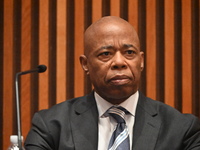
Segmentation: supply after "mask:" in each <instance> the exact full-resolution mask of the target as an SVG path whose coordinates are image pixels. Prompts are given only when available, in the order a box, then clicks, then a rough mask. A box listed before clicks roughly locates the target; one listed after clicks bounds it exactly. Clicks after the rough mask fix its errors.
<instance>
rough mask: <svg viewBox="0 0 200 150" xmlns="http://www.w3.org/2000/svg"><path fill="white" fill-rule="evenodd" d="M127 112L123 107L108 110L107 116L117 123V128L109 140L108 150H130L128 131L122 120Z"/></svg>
mask: <svg viewBox="0 0 200 150" xmlns="http://www.w3.org/2000/svg"><path fill="white" fill-rule="evenodd" d="M127 112H128V111H127V110H126V109H124V108H123V107H116V106H113V107H111V108H110V109H108V114H109V115H110V116H112V117H113V118H114V119H115V120H116V122H117V127H116V129H115V131H114V132H113V134H112V137H111V139H110V143H109V146H108V150H130V142H129V135H128V129H127V126H126V122H125V120H124V116H125V114H126V113H127Z"/></svg>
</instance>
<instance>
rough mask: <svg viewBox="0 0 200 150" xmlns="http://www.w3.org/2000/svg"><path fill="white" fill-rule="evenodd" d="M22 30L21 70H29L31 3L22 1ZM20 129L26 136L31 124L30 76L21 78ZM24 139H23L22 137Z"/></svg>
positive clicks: (27, 0) (28, 0)
mask: <svg viewBox="0 0 200 150" xmlns="http://www.w3.org/2000/svg"><path fill="white" fill-rule="evenodd" d="M22 22H23V23H22V30H21V35H22V37H21V39H22V40H21V43H22V44H21V45H22V47H21V58H23V59H21V70H29V69H30V68H31V1H30V0H26V1H22ZM20 89H21V110H22V111H21V120H22V122H21V127H22V129H23V130H22V135H27V133H28V131H29V129H30V126H31V124H30V122H31V118H30V115H31V109H30V106H31V101H30V99H31V75H30V74H28V75H24V76H22V77H21V86H20ZM24 138H25V137H24Z"/></svg>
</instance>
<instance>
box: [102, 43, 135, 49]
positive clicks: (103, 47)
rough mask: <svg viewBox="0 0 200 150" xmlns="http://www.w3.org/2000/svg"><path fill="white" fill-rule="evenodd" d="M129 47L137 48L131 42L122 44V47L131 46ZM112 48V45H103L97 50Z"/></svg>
mask: <svg viewBox="0 0 200 150" xmlns="http://www.w3.org/2000/svg"><path fill="white" fill-rule="evenodd" d="M131 47H132V48H134V49H136V50H137V48H136V47H135V46H134V45H132V44H123V48H131ZM113 48H114V46H113V45H105V46H102V47H100V48H99V49H98V50H103V49H113Z"/></svg>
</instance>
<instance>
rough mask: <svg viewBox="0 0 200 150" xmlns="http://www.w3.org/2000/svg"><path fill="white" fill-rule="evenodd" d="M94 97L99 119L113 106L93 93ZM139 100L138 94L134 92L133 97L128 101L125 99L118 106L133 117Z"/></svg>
mask: <svg viewBox="0 0 200 150" xmlns="http://www.w3.org/2000/svg"><path fill="white" fill-rule="evenodd" d="M94 97H95V100H96V103H97V109H98V112H99V117H103V116H104V113H105V112H106V111H107V110H108V109H109V108H110V107H112V106H113V104H111V103H109V102H108V101H106V100H105V99H103V98H102V97H101V96H100V95H99V94H97V93H96V92H94ZM138 98H139V92H138V91H137V92H135V93H134V94H133V95H131V96H130V97H129V98H128V99H126V100H125V101H124V102H123V103H121V104H119V106H122V107H124V108H125V109H126V110H128V111H129V113H130V114H131V115H133V116H135V112H136V106H137V103H138Z"/></svg>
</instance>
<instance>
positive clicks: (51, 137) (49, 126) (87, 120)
mask: <svg viewBox="0 0 200 150" xmlns="http://www.w3.org/2000/svg"><path fill="white" fill-rule="evenodd" d="M32 125H33V126H32V128H31V130H30V132H29V134H28V136H27V139H26V141H25V148H26V150H42V149H48V150H97V147H98V111H97V106H96V102H95V99H94V94H93V93H91V94H89V95H87V96H84V97H80V98H74V99H71V100H68V101H66V102H63V103H61V104H57V105H55V106H53V107H52V108H50V109H48V110H42V111H39V112H38V113H36V114H35V115H34V117H33V120H32ZM108 140H109V139H108ZM132 149H133V150H200V122H199V120H198V119H197V118H196V117H194V116H193V115H189V114H188V115H186V114H181V113H179V112H178V111H177V110H175V109H174V108H172V107H170V106H167V105H165V104H163V103H161V102H158V101H154V100H151V99H150V98H147V97H145V96H144V95H142V94H141V93H140V94H139V101H138V105H137V109H136V118H135V125H134V129H133V148H132Z"/></svg>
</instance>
